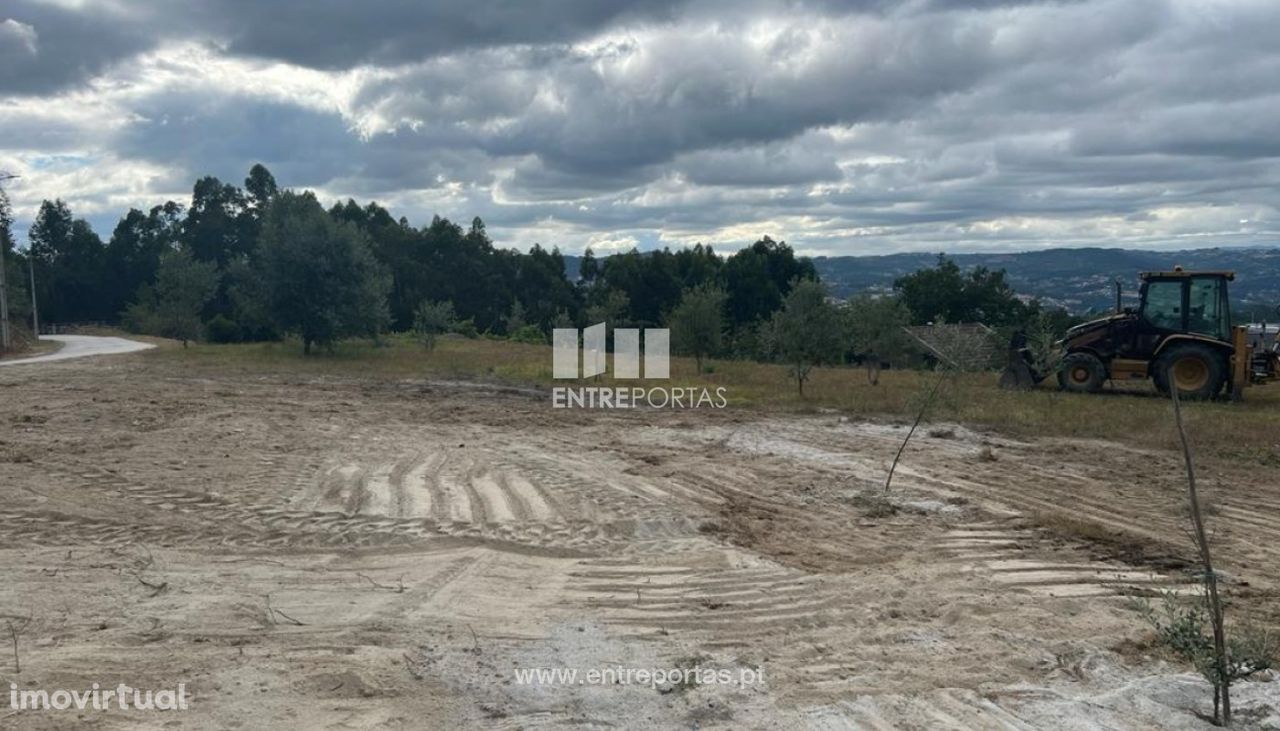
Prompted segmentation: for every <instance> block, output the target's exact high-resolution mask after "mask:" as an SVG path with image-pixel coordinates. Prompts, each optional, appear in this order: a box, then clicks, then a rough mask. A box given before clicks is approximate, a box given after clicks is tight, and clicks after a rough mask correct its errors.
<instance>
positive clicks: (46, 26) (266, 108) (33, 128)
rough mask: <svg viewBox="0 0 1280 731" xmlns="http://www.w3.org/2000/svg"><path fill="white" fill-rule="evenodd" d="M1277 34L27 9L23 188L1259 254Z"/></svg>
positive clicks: (689, 13) (918, 8)
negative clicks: (91, 167) (110, 170)
mask: <svg viewBox="0 0 1280 731" xmlns="http://www.w3.org/2000/svg"><path fill="white" fill-rule="evenodd" d="M1278 32H1280V4H1276V3H1274V2H1270V1H1269V0H1268V1H1262V0H1235V1H1234V2H1208V1H1207V0H1206V1H1201V0H1078V1H1076V2H1018V1H1016V0H1010V1H991V2H965V3H957V2H946V1H944V0H907V1H906V2H889V1H888V0H883V1H881V0H863V1H854V0H848V1H845V0H805V1H804V2H799V1H796V2H786V1H766V0H737V1H736V2H735V1H732V0H653V1H652V2H641V3H635V2H621V0H607V1H603V2H602V1H599V0H565V1H555V2H553V1H552V0H530V1H529V2H505V1H501V0H469V1H467V2H462V1H461V0H443V1H442V2H431V3H407V2H392V1H391V0H371V1H369V2H361V3H355V2H350V1H349V0H312V1H311V2H306V3H302V2H298V0H287V1H280V2H257V1H256V0H253V1H251V0H221V2H216V3H204V4H201V5H199V6H198V7H195V8H192V7H189V6H187V4H182V5H181V6H180V5H179V4H176V3H166V2H161V3H157V2H142V0H102V1H101V2H87V1H81V0H15V1H14V2H12V3H10V4H8V5H6V6H5V7H4V8H3V9H0V133H2V134H0V167H3V166H6V165H7V166H9V167H15V166H16V167H19V168H20V169H22V170H23V171H29V172H32V173H33V174H34V175H35V177H33V178H30V179H29V180H30V181H31V182H32V184H35V183H36V182H39V180H40V178H39V177H38V176H39V174H40V173H39V171H40V170H42V169H44V167H48V168H57V169H59V170H64V169H66V168H68V167H69V166H74V164H75V162H74V161H75V160H85V161H89V162H86V163H85V164H96V163H94V162H93V161H99V160H106V161H108V162H114V163H115V164H116V165H117V168H118V169H120V170H126V171H128V170H132V169H133V168H132V167H130V166H131V165H134V166H141V167H140V169H143V170H145V171H146V174H147V175H148V176H150V177H148V178H147V180H148V181H150V182H146V183H143V182H138V181H136V180H135V181H133V182H128V181H126V180H124V179H123V178H122V182H121V183H120V186H121V192H119V193H117V194H115V195H114V196H111V195H107V194H105V193H103V192H102V191H103V190H105V188H104V187H103V186H97V187H94V188H93V192H84V193H83V197H84V202H83V203H82V204H81V205H85V206H98V207H99V208H101V209H103V210H107V209H109V208H110V207H111V206H113V205H116V201H117V199H119V198H122V197H127V195H128V194H127V193H126V192H124V191H127V190H139V191H145V190H147V189H148V188H149V187H150V188H154V187H155V186H156V185H158V184H159V183H156V182H155V181H157V180H162V181H166V182H165V183H164V184H165V185H167V184H168V182H167V181H170V180H174V179H182V178H184V176H185V179H188V180H189V179H193V178H194V177H195V176H198V175H202V174H217V175H219V176H221V177H223V178H225V179H227V180H231V181H238V180H239V179H240V178H241V177H243V175H244V171H245V170H247V168H248V166H249V165H251V164H252V163H254V162H257V161H262V162H265V163H266V164H267V165H268V167H270V168H271V169H272V171H273V172H274V173H275V174H276V176H277V178H278V179H280V180H281V182H282V183H284V184H286V185H293V186H299V187H301V186H314V187H317V188H319V189H320V190H322V191H323V192H325V193H326V194H329V195H331V196H335V197H336V196H346V195H354V196H359V197H362V198H366V199H367V198H378V199H379V200H383V201H388V202H390V204H391V205H392V207H393V209H394V210H395V211H396V212H397V213H405V214H407V215H409V216H410V218H411V219H413V220H415V221H418V222H422V221H425V220H427V219H428V218H429V217H430V215H431V214H433V213H437V212H438V213H442V214H444V215H450V216H453V217H456V218H463V219H466V218H469V217H470V215H473V214H480V215H482V216H484V217H485V218H486V220H489V221H490V222H491V227H492V228H491V230H495V233H497V234H499V235H502V236H507V237H508V238H509V239H510V241H511V242H513V243H521V244H527V243H531V241H530V240H529V237H530V236H534V235H535V234H534V233H528V232H527V231H532V232H538V233H536V235H537V236H562V237H566V238H564V240H562V241H559V243H562V244H563V245H565V246H566V247H567V248H570V249H573V248H578V247H580V246H581V245H582V244H583V243H585V242H586V241H587V240H588V239H592V238H602V239H609V240H626V239H627V237H628V236H629V237H631V238H636V239H640V240H644V241H652V240H654V239H655V238H657V237H658V236H664V237H667V240H671V241H677V242H679V241H688V240H692V239H696V238H700V237H706V238H707V239H709V240H717V241H720V240H734V241H738V239H737V238H734V237H739V238H740V237H744V236H750V235H759V234H763V233H772V234H774V235H775V236H779V237H785V238H787V239H789V240H791V241H792V242H793V243H796V244H798V245H800V246H801V247H805V246H806V245H808V246H812V247H813V248H815V249H821V250H832V249H837V250H838V249H839V248H840V247H841V246H856V247H863V248H865V247H884V248H886V249H887V248H899V247H911V246H930V247H934V246H936V242H940V241H941V242H947V241H951V242H953V243H954V244H955V245H957V246H980V245H982V242H983V241H990V242H994V243H997V244H999V245H1012V243H1018V244H1020V245H1043V244H1046V243H1052V242H1062V241H1089V242H1093V243H1100V244H1107V243H1123V242H1124V241H1125V240H1126V237H1128V238H1132V239H1134V240H1139V239H1140V240H1142V241H1149V240H1150V241H1154V240H1157V238H1158V237H1159V236H1168V237H1174V236H1203V237H1214V236H1220V237H1221V236H1225V237H1228V238H1226V239H1222V240H1219V239H1213V240H1212V241H1210V239H1208V238H1207V239H1205V240H1206V241H1210V243H1221V242H1232V241H1240V242H1242V243H1247V242H1253V241H1255V240H1258V239H1259V238H1261V239H1262V240H1265V239H1266V237H1267V236H1269V235H1272V234H1273V233H1274V232H1275V231H1277V230H1280V213H1278V211H1277V203H1276V200H1275V196H1274V194H1273V193H1272V191H1274V190H1275V188H1276V187H1277V186H1280V142H1277V136H1276V135H1275V134H1274V132H1273V128H1274V126H1275V125H1274V123H1273V120H1274V119H1276V117H1277V115H1278V113H1280V51H1278V50H1277V47H1276V45H1275V40H1274V39H1275V38H1276V36H1277V33H1278ZM46 158H48V159H51V160H54V162H52V163H50V162H48V160H46ZM67 161H71V162H67ZM41 166H44V167H41ZM157 171H163V172H157ZM119 175H121V176H124V175H126V173H119ZM47 179H48V180H50V181H53V182H56V183H57V184H65V183H64V181H68V180H70V181H78V180H80V178H77V177H75V176H74V175H71V174H70V173H66V174H63V175H62V177H56V178H55V177H49V178H47ZM51 184H52V183H51ZM47 194H48V195H64V196H65V197H68V198H72V199H73V202H74V200H75V197H76V191H74V190H73V191H65V190H57V191H49V192H48V193H47ZM147 202H148V201H145V200H139V201H138V204H144V203H147ZM23 204H24V205H27V206H28V207H29V206H30V205H31V203H30V202H23ZM526 229H527V231H526ZM615 232H625V233H626V235H625V236H615V235H614V233H615ZM1268 232H1271V233H1270V234H1269V233H1268ZM1241 236H1242V237H1253V238H1252V239H1249V241H1245V240H1243V239H1232V238H1229V237H1241ZM544 243H557V241H551V242H547V241H545V239H544ZM738 243H741V241H738Z"/></svg>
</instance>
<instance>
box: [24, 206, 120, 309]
mask: <svg viewBox="0 0 1280 731" xmlns="http://www.w3.org/2000/svg"><path fill="white" fill-rule="evenodd" d="M28 237H29V239H30V242H31V250H30V255H31V257H32V258H33V259H34V260H35V263H36V287H37V292H36V297H37V299H38V301H39V303H40V314H41V318H42V320H44V321H47V322H83V321H87V320H107V319H114V317H115V313H114V312H112V311H111V302H110V301H109V300H108V299H107V298H106V297H104V293H103V281H104V278H103V271H104V267H103V259H104V247H103V245H102V240H101V239H99V238H98V235H97V234H96V233H94V232H93V228H92V227H90V226H89V223H88V222H87V221H85V220H84V219H82V218H75V217H74V216H72V214H71V209H70V208H68V207H67V204H66V203H64V202H62V201H61V200H56V201H52V202H50V201H45V202H44V203H42V204H41V205H40V211H39V213H37V214H36V220H35V223H33V224H32V225H31V231H30V233H29V234H28Z"/></svg>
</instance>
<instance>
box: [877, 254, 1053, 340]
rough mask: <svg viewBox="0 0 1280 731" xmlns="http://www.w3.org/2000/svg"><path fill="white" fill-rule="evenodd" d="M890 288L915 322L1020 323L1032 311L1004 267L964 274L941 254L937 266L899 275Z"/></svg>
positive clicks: (995, 324) (1001, 324)
mask: <svg viewBox="0 0 1280 731" xmlns="http://www.w3.org/2000/svg"><path fill="white" fill-rule="evenodd" d="M893 287H894V289H895V290H897V291H898V292H899V293H900V295H901V296H902V301H903V303H904V304H906V306H907V309H909V310H910V311H911V320H912V322H914V323H915V324H917V325H923V324H926V323H929V322H933V321H937V320H943V321H946V322H981V323H984V324H986V325H990V326H993V327H1000V326H1004V325H1014V324H1019V323H1021V322H1022V321H1024V320H1026V319H1027V317H1028V316H1029V315H1030V314H1031V313H1032V310H1031V309H1030V308H1029V307H1028V306H1027V305H1025V304H1023V303H1022V301H1021V300H1019V299H1018V296H1017V294H1016V293H1015V292H1014V291H1013V287H1011V286H1009V283H1008V281H1006V280H1005V272H1004V270H1003V269H999V270H995V271H992V270H990V269H987V268H986V267H975V268H974V269H972V270H971V271H969V272H967V273H966V272H964V271H962V270H961V269H960V267H959V265H957V264H956V263H955V262H954V261H952V260H951V259H948V258H947V257H946V256H945V255H942V254H939V255H938V264H937V266H934V267H931V268H928V269H920V270H919V271H916V272H913V273H911V274H908V275H906V276H904V277H899V278H898V279H897V280H896V281H894V283H893ZM1036 309H1038V307H1037V308H1036Z"/></svg>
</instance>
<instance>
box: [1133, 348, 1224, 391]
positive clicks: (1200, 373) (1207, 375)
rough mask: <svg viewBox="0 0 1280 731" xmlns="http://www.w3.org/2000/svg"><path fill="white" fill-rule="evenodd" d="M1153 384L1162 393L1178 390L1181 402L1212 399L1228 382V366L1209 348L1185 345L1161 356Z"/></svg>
mask: <svg viewBox="0 0 1280 731" xmlns="http://www.w3.org/2000/svg"><path fill="white" fill-rule="evenodd" d="M1152 380H1154V381H1155V384H1156V388H1157V389H1159V390H1160V392H1161V393H1169V390H1170V389H1171V388H1175V387H1176V388H1177V389H1178V397H1179V398H1184V399H1192V400H1196V399H1200V400H1203V399H1211V398H1213V397H1214V396H1217V395H1218V392H1219V391H1221V390H1222V386H1223V384H1225V383H1226V382H1227V364H1226V362H1225V361H1224V359H1223V357H1222V355H1221V354H1220V353H1218V352H1217V351H1216V350H1214V349H1213V348H1210V347H1209V346H1207V345H1200V344H1199V343H1181V344H1178V345H1173V346H1170V347H1169V349H1168V350H1167V351H1165V352H1164V353H1162V354H1161V355H1160V358H1159V359H1158V360H1157V361H1156V367H1155V370H1154V372H1153V374H1152Z"/></svg>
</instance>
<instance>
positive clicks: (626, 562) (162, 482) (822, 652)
mask: <svg viewBox="0 0 1280 731" xmlns="http://www.w3.org/2000/svg"><path fill="white" fill-rule="evenodd" d="M905 432H906V426H905V425H900V424H894V423H887V422H879V421H874V420H863V419H860V418H852V419H850V418H846V417H842V416H840V415H838V414H834V413H831V414H817V415H809V416H779V415H771V414H766V413H760V412H752V411H748V410H734V409H726V410H722V411H708V410H698V411H628V412H598V411H597V412H584V411H556V410H553V409H551V407H550V398H549V395H548V394H546V393H545V392H542V391H538V390H532V389H531V390H529V391H523V390H521V389H511V388H498V387H492V386H486V385H482V384H470V383H445V382H426V381H402V382H388V381H381V380H372V379H370V380H334V379H324V380H297V381H289V380H283V379H280V378H276V377H263V378H260V379H253V380H246V379H244V378H235V379H232V378H229V377H228V378H217V377H214V378H209V377H205V376H195V375H192V374H190V373H187V372H184V371H183V370H182V369H180V368H178V367H176V366H172V365H160V364H157V362H156V361H155V360H152V359H149V358H148V357H147V356H146V355H128V356H119V357H114V358H111V359H107V360H97V361H94V362H68V363H59V364H50V365H45V366H39V367H29V368H11V369H7V370H6V371H5V372H0V496H2V497H3V502H2V503H0V571H3V575H4V576H5V581H4V583H3V584H0V614H3V615H5V616H8V617H17V618H23V617H28V616H29V617H31V621H30V623H29V624H28V625H27V626H26V627H25V628H24V629H23V630H22V632H21V634H20V635H19V636H18V637H17V641H18V651H17V653H18V657H19V659H20V662H21V672H20V673H17V672H14V667H13V662H12V659H13V658H12V657H11V655H12V654H13V653H12V652H11V648H9V647H8V646H7V643H8V642H9V640H10V639H11V638H10V637H9V636H8V632H7V630H5V636H4V637H3V638H2V639H4V640H5V643H6V646H5V647H4V648H3V650H0V668H2V671H0V680H3V681H4V682H6V683H8V682H12V683H16V684H17V687H19V688H44V689H55V688H73V689H74V688H84V687H88V686H90V685H91V684H92V683H94V682H98V683H100V684H101V685H102V686H103V687H113V686H114V685H115V684H116V683H119V682H124V683H127V684H129V685H131V686H134V687H139V688H165V687H172V686H175V685H176V684H177V683H178V682H184V683H185V684H186V688H187V692H188V696H189V697H190V699H191V708H190V710H188V711H174V712H160V711H129V712H123V711H118V710H113V711H107V712H104V711H94V710H92V709H90V710H86V711H74V710H70V711H46V712H31V711H16V712H15V711H12V710H9V709H8V708H7V705H8V704H7V702H0V727H4V728H11V727H12V728H50V729H52V728H86V729H89V728H92V729H115V728H138V727H142V728H171V727H181V728H198V729H204V728H207V729H220V728H243V729H259V728H300V729H301V728H309V729H319V728H405V729H418V728H451V727H452V728H472V727H481V728H513V729H514V728H535V727H566V726H572V727H578V728H668V727H681V728H689V727H697V728H762V729H763V728H1063V727H1076V728H1201V727H1207V724H1206V723H1205V722H1204V721H1203V720H1202V719H1201V718H1200V717H1198V716H1197V715H1196V714H1197V713H1200V714H1203V713H1207V712H1208V711H1209V710H1210V701H1211V694H1210V692H1209V690H1208V687H1207V686H1206V685H1205V684H1204V683H1203V682H1202V681H1200V680H1199V679H1198V678H1197V676H1195V675H1194V674H1192V673H1190V672H1189V670H1188V669H1187V668H1185V667H1180V666H1178V665H1175V664H1170V663H1169V662H1168V661H1167V660H1166V659H1165V658H1163V657H1162V656H1161V655H1160V654H1159V653H1158V652H1157V651H1156V650H1154V649H1153V648H1152V647H1151V635H1150V632H1149V631H1148V630H1147V628H1146V627H1145V626H1144V624H1143V623H1142V621H1141V619H1140V618H1139V617H1138V615H1137V613H1136V612H1135V611H1134V610H1133V608H1132V606H1131V602H1132V600H1133V597H1134V596H1142V595H1152V594H1155V593H1158V592H1160V591H1164V590H1174V591H1187V590H1188V589H1189V585H1188V583H1187V582H1188V576H1187V573H1186V572H1185V570H1184V569H1185V567H1186V566H1188V565H1189V563H1188V559H1189V558H1190V554H1189V550H1188V548H1189V546H1190V542H1189V538H1188V537H1187V535H1186V532H1185V529H1184V525H1185V522H1186V520H1185V517H1184V512H1183V510H1182V508H1181V500H1182V494H1183V493H1182V489H1183V483H1182V479H1183V477H1182V472H1181V464H1180V462H1179V459H1178V457H1177V455H1176V454H1175V453H1173V452H1172V451H1168V452H1165V451H1150V450H1137V449H1131V448H1127V447H1122V446H1117V445H1114V444H1109V443H1102V442H1093V441H1087V440H1061V439H1056V440H1052V441H1049V440H1046V441H1028V440H1014V439H1009V438H1005V437H1002V436H1000V435H998V434H995V433H978V432H974V431H971V430H969V429H966V428H965V427H962V426H958V425H930V426H927V427H925V428H922V429H921V431H920V432H918V434H917V440H915V441H913V443H912V445H911V446H910V447H909V448H908V449H907V451H906V453H905V454H904V457H903V461H902V463H901V464H900V465H899V467H898V471H897V476H896V477H895V480H894V486H893V488H892V489H891V490H890V491H889V492H888V493H885V492H884V490H883V481H884V475H885V472H886V470H887V468H888V465H889V462H890V460H892V458H893V454H894V452H895V451H896V449H897V446H898V444H899V443H900V442H901V439H902V437H903V435H904V434H905ZM1204 472H1205V474H1204V475H1203V476H1202V477H1203V479H1204V481H1205V482H1206V483H1207V485H1206V491H1207V492H1208V493H1209V494H1210V498H1211V501H1212V509H1211V514H1212V517H1211V521H1212V526H1213V527H1214V529H1215V540H1216V541H1217V544H1218V546H1219V547H1220V550H1219V554H1220V556H1221V557H1222V559H1223V565H1224V570H1225V571H1226V573H1227V574H1228V576H1229V579H1230V591H1231V595H1232V596H1233V598H1234V601H1235V605H1234V608H1233V611H1234V614H1233V616H1235V617H1239V618H1240V620H1239V621H1245V620H1248V621H1252V622H1257V623H1260V624H1264V625H1267V626H1280V618H1278V617H1277V611H1278V610H1277V604H1276V602H1275V601H1274V597H1275V595H1276V592H1277V591H1278V590H1280V584H1278V581H1280V562H1278V561H1277V554H1278V553H1280V540H1278V539H1280V522H1278V521H1277V518H1278V517H1280V481H1277V480H1275V479H1274V477H1273V476H1271V475H1268V474H1265V473H1260V472H1258V471H1255V470H1251V469H1248V468H1246V467H1244V466H1237V465H1232V464H1214V463H1208V464H1207V465H1206V467H1205V470H1204ZM4 629H5V627H4V626H0V630H4ZM618 666H625V667H636V668H671V667H677V668H681V667H683V668H687V667H690V666H699V667H704V668H716V669H727V670H734V671H736V670H737V669H739V668H753V669H754V668H760V669H763V672H764V678H765V680H764V682H762V683H759V684H755V685H750V686H746V687H735V686H728V685H711V684H701V685H698V684H693V685H688V684H679V685H672V684H665V685H663V684H659V685H658V686H657V687H653V686H651V685H649V684H643V683H635V684H629V685H616V684H615V685H603V686H597V685H577V684H542V685H522V684H520V683H519V682H518V681H517V678H516V675H515V673H514V670H515V669H519V668H533V667H566V668H577V669H580V670H581V671H583V672H585V671H586V670H587V669H590V668H615V667H618ZM1237 698H1238V700H1237V705H1238V709H1239V710H1238V714H1239V716H1240V719H1241V720H1242V721H1243V722H1244V725H1245V726H1246V727H1248V726H1255V727H1263V728H1267V727H1270V728H1278V727H1280V684H1277V683H1275V682H1271V680H1270V678H1269V677H1264V678H1262V679H1261V680H1259V681H1257V682H1250V683H1246V684H1244V685H1243V686H1241V687H1240V688H1239V690H1238V696H1237Z"/></svg>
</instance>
